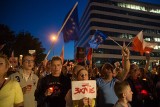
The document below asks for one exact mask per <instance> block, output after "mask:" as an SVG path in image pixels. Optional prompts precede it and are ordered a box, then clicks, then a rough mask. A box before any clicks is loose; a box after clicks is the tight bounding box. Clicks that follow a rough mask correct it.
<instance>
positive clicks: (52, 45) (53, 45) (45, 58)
mask: <svg viewBox="0 0 160 107" xmlns="http://www.w3.org/2000/svg"><path fill="white" fill-rule="evenodd" d="M77 5H78V2H76V4H75V5H74V7H73V8H72V10H71V12H70V13H69V15H68V16H67V18H66V20H65V21H64V23H63V25H62V27H61V29H60V30H59V31H58V33H57V39H58V37H59V35H60V33H61V31H62V30H63V28H64V26H65V25H66V23H67V21H68V19H69V18H70V16H71V14H72V13H73V11H74V9H75V8H76V7H77ZM53 46H54V42H53V43H52V45H51V47H50V49H49V51H48V53H47V55H46V57H45V60H46V59H47V57H48V55H49V54H50V52H51V50H52V48H53Z"/></svg>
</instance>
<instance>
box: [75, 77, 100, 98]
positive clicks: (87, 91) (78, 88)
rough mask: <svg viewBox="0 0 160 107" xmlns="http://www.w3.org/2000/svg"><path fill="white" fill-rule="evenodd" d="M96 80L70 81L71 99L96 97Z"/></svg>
mask: <svg viewBox="0 0 160 107" xmlns="http://www.w3.org/2000/svg"><path fill="white" fill-rule="evenodd" d="M96 93H97V91H96V81H95V80H87V81H72V100H80V99H82V98H84V97H87V98H96Z"/></svg>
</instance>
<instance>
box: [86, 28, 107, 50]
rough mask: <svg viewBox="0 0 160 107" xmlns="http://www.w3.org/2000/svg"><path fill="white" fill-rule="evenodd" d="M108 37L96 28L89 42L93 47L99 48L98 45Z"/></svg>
mask: <svg viewBox="0 0 160 107" xmlns="http://www.w3.org/2000/svg"><path fill="white" fill-rule="evenodd" d="M106 39H107V36H106V35H105V34H104V33H102V32H101V31H99V30H96V32H95V33H94V35H93V36H92V38H91V40H89V42H88V44H89V45H90V47H91V48H93V49H98V46H99V45H100V44H101V43H103V41H105V40H106Z"/></svg>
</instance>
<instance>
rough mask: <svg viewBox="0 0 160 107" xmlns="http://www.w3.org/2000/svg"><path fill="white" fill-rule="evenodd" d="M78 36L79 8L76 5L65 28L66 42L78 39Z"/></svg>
mask: <svg viewBox="0 0 160 107" xmlns="http://www.w3.org/2000/svg"><path fill="white" fill-rule="evenodd" d="M67 16H68V15H67ZM78 36H79V26H78V9H77V7H76V8H75V9H74V11H73V12H72V14H71V16H70V17H69V19H68V21H67V23H66V25H65V26H64V28H63V38H64V42H69V41H71V40H78Z"/></svg>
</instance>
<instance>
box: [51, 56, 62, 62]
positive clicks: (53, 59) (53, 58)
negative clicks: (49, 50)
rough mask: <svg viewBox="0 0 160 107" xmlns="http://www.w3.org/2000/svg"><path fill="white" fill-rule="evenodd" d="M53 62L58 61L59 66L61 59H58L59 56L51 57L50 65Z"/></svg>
mask: <svg viewBox="0 0 160 107" xmlns="http://www.w3.org/2000/svg"><path fill="white" fill-rule="evenodd" d="M54 61H60V62H61V64H62V59H61V57H59V56H53V57H52V60H51V64H52V62H54Z"/></svg>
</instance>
